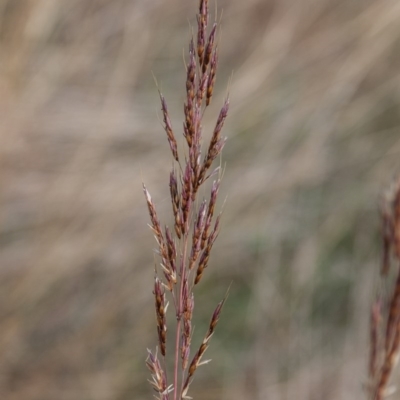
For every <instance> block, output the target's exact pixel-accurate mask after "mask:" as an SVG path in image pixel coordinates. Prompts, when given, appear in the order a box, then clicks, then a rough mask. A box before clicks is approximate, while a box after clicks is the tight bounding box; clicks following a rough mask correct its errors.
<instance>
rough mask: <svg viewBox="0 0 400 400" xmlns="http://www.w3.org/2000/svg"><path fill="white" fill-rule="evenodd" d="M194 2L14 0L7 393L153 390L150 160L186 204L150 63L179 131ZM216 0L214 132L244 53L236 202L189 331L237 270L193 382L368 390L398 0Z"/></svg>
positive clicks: (393, 150)
mask: <svg viewBox="0 0 400 400" xmlns="http://www.w3.org/2000/svg"><path fill="white" fill-rule="evenodd" d="M196 9H197V1H185V0H169V1H161V0H151V1H150V0H113V1H111V0H107V1H106V0H68V1H67V0H65V1H62V0H31V1H28V0H1V1H0V135H1V136H0V142H1V144H0V221H1V223H0V246H1V250H0V397H1V398H2V399H7V400H54V399H57V400H111V399H113V400H128V399H130V400H131V399H135V400H142V399H149V398H151V396H152V394H151V390H150V388H149V385H148V383H147V382H146V379H147V378H148V377H149V373H148V371H147V370H146V369H145V365H144V360H145V357H146V348H147V347H151V348H154V347H155V344H156V333H155V320H154V306H153V298H152V294H151V290H152V275H153V254H152V248H153V247H154V242H153V238H152V234H151V232H150V231H149V229H148V227H147V223H148V216H147V209H146V205H145V201H144V198H143V193H142V190H141V181H142V179H143V180H144V181H145V182H146V184H147V186H148V188H149V190H150V191H151V193H152V196H153V199H154V201H155V203H156V205H157V207H158V210H159V213H160V215H161V216H162V218H163V220H164V221H170V219H171V210H170V202H169V197H168V196H169V193H168V171H169V168H170V166H171V160H170V155H169V149H168V144H167V140H166V138H165V136H164V134H163V130H162V126H161V123H160V111H159V104H158V97H157V91H156V87H155V84H154V81H153V78H152V72H153V73H154V74H155V76H156V77H157V80H158V82H159V84H160V86H161V88H162V91H163V93H164V95H165V97H166V99H167V102H168V105H169V109H170V114H171V117H172V122H173V125H174V127H175V128H176V130H177V131H178V132H179V129H178V127H180V126H181V121H182V110H183V99H184V79H185V76H184V75H185V72H184V71H185V69H184V63H183V60H182V54H183V52H184V51H185V52H186V51H187V50H186V49H187V43H188V40H189V37H190V25H195V18H194V15H195V10H196ZM211 9H214V3H212V5H211ZM218 9H219V10H221V9H223V17H222V31H221V36H220V68H219V71H218V77H217V85H216V96H215V98H214V101H213V104H212V107H211V108H210V111H209V112H208V114H207V115H206V117H205V123H204V125H205V128H206V129H208V131H207V132H208V133H209V132H210V129H211V128H212V127H213V124H214V121H215V118H216V116H217V114H218V111H219V107H220V106H221V105H222V101H223V97H224V95H225V93H226V90H227V86H228V81H229V79H230V76H231V75H232V73H233V78H232V80H231V85H230V94H231V110H230V117H229V118H228V120H227V122H226V127H225V130H224V133H225V135H226V136H228V138H229V140H228V142H227V145H226V147H225V150H224V153H223V162H224V163H226V172H225V175H224V180H223V183H222V189H221V195H220V205H222V202H223V200H224V199H225V198H226V197H227V204H226V207H225V213H224V218H223V224H222V233H221V235H220V237H219V239H218V241H217V244H216V246H215V251H214V253H213V255H212V257H211V264H210V267H209V268H208V270H207V271H206V272H207V273H206V276H205V279H204V283H203V284H202V285H200V286H201V287H199V290H198V292H197V293H196V294H197V297H196V310H195V313H196V314H195V325H196V330H195V332H196V334H195V340H198V339H199V338H200V337H201V336H202V335H203V333H204V330H205V329H206V324H207V322H208V319H209V316H210V314H211V312H212V310H213V307H214V305H215V304H216V303H217V302H218V301H219V299H220V298H221V297H222V296H223V294H224V293H225V290H226V288H227V286H228V285H229V284H230V282H232V288H231V293H230V297H229V300H228V302H227V304H226V307H225V310H224V313H223V316H222V318H221V321H220V326H219V328H218V331H217V333H216V335H215V336H214V337H213V340H212V344H211V348H210V349H209V352H208V356H209V357H210V358H212V359H213V362H212V363H211V364H210V365H208V366H206V367H202V368H201V369H200V370H199V371H198V375H197V378H196V379H195V381H194V383H193V384H192V395H193V396H194V397H195V398H197V399H202V400H214V399H215V400H216V399H233V400H236V399H246V398H252V399H260V400H261V399H269V400H275V399H279V400H286V399H298V400H307V399H315V400H317V399H342V400H346V399H354V398H362V397H363V396H364V394H363V389H362V385H363V384H364V383H366V370H367V354H368V309H369V304H370V301H371V299H372V298H373V293H374V290H375V289H376V288H377V286H378V281H377V278H376V277H377V268H378V264H379V259H380V250H379V248H380V239H379V220H378V213H377V209H378V204H379V195H380V193H381V192H382V190H383V189H384V188H385V187H386V186H387V184H388V183H390V182H391V180H392V179H393V177H394V176H395V174H396V172H397V171H398V167H399V161H398V160H399V152H400V136H399V125H400V113H399V105H400V104H399V103H400V72H399V71H400V4H399V2H398V1H394V0H393V1H390V0H388V1H379V0H375V1H374V0H336V1H333V0H300V1H291V0H290V1H289V0H287V1H285V0H275V1H274V0H247V1H239V0H235V1H228V0H219V1H218ZM219 12H220V11H219ZM170 319H171V320H172V319H173V316H172V315H171V317H170ZM196 343H197V342H196Z"/></svg>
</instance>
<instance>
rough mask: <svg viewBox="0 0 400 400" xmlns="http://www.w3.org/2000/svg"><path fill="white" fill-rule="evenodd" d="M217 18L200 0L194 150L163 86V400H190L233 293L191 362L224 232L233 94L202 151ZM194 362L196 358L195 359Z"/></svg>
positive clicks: (191, 126)
mask: <svg viewBox="0 0 400 400" xmlns="http://www.w3.org/2000/svg"><path fill="white" fill-rule="evenodd" d="M216 33H217V23H216V22H214V24H213V25H212V27H211V28H209V6H208V0H200V3H199V12H198V15H197V38H196V40H195V39H194V38H193V37H192V38H191V40H190V43H189V57H188V61H187V67H186V100H185V103H184V117H185V118H184V122H183V136H184V138H185V144H186V148H185V150H184V152H183V153H184V154H180V153H179V152H178V145H177V140H176V136H175V133H174V129H173V127H172V124H171V119H170V117H169V113H168V107H167V103H166V101H165V98H164V96H163V95H162V93H161V92H160V100H161V111H162V114H163V121H164V128H165V132H166V134H167V139H168V143H169V146H170V149H171V153H172V157H173V163H174V166H173V168H172V170H171V173H170V176H169V187H170V195H171V203H172V212H173V217H174V231H172V230H171V229H169V227H168V226H166V227H165V228H164V229H163V228H162V226H161V223H160V220H159V218H158V216H157V212H156V208H155V205H154V202H153V200H152V198H151V196H150V194H149V192H148V190H147V188H146V187H145V185H143V191H144V194H145V198H146V202H147V206H148V209H149V214H150V221H151V223H150V227H151V229H152V231H153V233H154V236H155V239H156V241H157V245H158V249H157V253H158V255H159V257H160V259H161V262H160V267H159V268H157V267H156V269H155V282H154V292H153V293H154V296H155V308H156V317H157V318H156V321H157V333H158V348H159V350H160V353H161V356H162V357H163V358H164V362H163V363H160V360H159V358H158V352H157V351H156V352H155V353H152V352H151V351H149V355H148V358H147V366H148V368H149V369H150V371H151V374H152V380H151V384H152V385H153V387H154V390H155V391H156V392H157V393H158V397H157V398H158V399H160V400H169V399H170V394H171V393H173V400H178V399H179V400H180V399H189V398H190V397H189V396H188V391H189V387H190V384H191V382H192V380H193V376H194V374H195V372H196V370H197V368H198V367H199V366H200V365H202V364H206V363H208V362H209V361H210V360H202V357H203V356H204V353H205V351H206V350H207V348H208V346H209V342H210V339H211V337H212V335H213V333H214V330H215V327H216V325H217V323H218V320H219V317H220V313H221V309H222V306H223V304H224V302H225V298H224V299H223V300H222V301H221V302H220V303H219V304H218V305H217V307H216V309H215V311H214V312H213V314H212V317H211V321H210V324H209V328H208V331H207V333H206V335H205V337H204V339H203V341H202V343H201V345H200V347H199V348H198V350H197V351H196V353H195V355H194V356H193V357H192V359H191V360H190V352H191V348H192V345H191V344H192V343H191V341H192V334H193V330H192V317H193V309H194V287H195V285H197V284H198V283H199V282H200V281H201V279H202V277H203V274H204V271H205V269H206V268H207V266H208V262H209V258H210V254H211V250H212V247H213V245H214V242H215V240H216V238H217V236H218V233H219V223H220V217H221V214H219V215H218V216H217V217H216V218H215V216H214V208H215V204H216V201H217V195H218V190H219V186H220V176H219V174H220V169H219V168H216V169H215V170H214V171H212V170H211V166H212V163H213V161H214V160H215V159H216V158H217V157H218V156H219V155H220V153H221V151H222V149H223V147H224V144H225V140H226V139H225V138H223V137H222V136H221V130H222V127H223V125H224V122H225V119H226V117H227V115H228V109H229V99H228V97H227V98H226V99H225V102H224V104H223V106H222V108H221V111H220V113H219V116H218V119H217V122H216V125H215V128H214V131H213V133H212V136H211V140H210V143H209V144H208V147H207V151H206V152H205V154H204V155H203V154H202V118H203V115H204V112H205V110H206V108H207V107H208V106H209V105H210V103H211V99H212V96H213V89H214V84H215V78H216V70H217V65H218V47H217V44H216ZM212 176H217V178H216V180H215V181H214V182H213V184H212V187H211V193H210V197H209V199H208V200H207V199H203V200H201V201H200V203H198V192H199V189H200V187H201V186H202V185H203V184H204V183H205V182H206V181H207V179H208V178H210V177H212ZM167 293H169V295H170V298H171V302H172V305H173V307H174V309H175V316H176V327H175V329H176V335H175V346H174V349H170V348H169V347H168V346H167V317H166V315H167V314H166V313H167V308H168V301H167V299H166V297H167V296H166V295H167ZM167 357H173V363H174V368H173V374H172V379H171V381H169V380H168V378H167V376H168V375H167V371H166V365H167V363H166V362H165V359H166V358H167ZM189 360H190V361H189Z"/></svg>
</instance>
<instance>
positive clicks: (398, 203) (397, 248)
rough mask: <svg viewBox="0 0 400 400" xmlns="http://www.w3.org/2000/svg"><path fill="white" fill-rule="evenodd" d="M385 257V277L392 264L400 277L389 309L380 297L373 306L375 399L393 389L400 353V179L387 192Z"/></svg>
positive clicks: (371, 368)
mask: <svg viewBox="0 0 400 400" xmlns="http://www.w3.org/2000/svg"><path fill="white" fill-rule="evenodd" d="M382 239H383V241H382V242H383V257H382V266H381V277H382V279H383V280H387V279H389V272H390V269H391V267H392V264H395V268H397V271H396V274H397V280H396V283H395V285H394V288H393V291H392V293H391V295H390V297H389V301H387V304H388V307H387V311H386V313H385V312H384V311H385V310H382V304H383V303H386V302H385V301H384V300H382V299H381V298H380V297H378V299H377V300H376V301H375V302H374V303H373V305H372V309H371V331H370V360H369V392H370V398H371V399H373V400H383V399H384V398H386V397H387V396H388V395H389V394H391V393H393V390H394V388H393V387H390V386H389V381H390V378H391V375H392V373H393V370H394V368H395V366H396V364H397V362H398V359H399V353H400V179H398V180H397V182H396V183H395V184H394V185H393V187H392V188H391V190H390V191H389V192H388V193H387V195H386V197H385V199H384V202H383V206H382Z"/></svg>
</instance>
